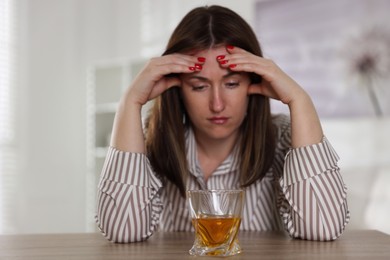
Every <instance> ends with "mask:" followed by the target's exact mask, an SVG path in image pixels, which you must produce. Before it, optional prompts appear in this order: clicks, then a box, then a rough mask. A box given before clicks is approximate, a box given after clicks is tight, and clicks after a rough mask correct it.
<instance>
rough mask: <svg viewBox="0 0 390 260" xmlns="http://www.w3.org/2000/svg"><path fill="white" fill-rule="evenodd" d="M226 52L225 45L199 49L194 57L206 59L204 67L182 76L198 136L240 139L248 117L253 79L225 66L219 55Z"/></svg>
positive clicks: (212, 138) (192, 120)
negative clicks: (246, 116) (223, 66)
mask: <svg viewBox="0 0 390 260" xmlns="http://www.w3.org/2000/svg"><path fill="white" fill-rule="evenodd" d="M225 54H227V52H226V49H225V47H217V48H212V49H207V50H203V51H199V52H197V53H195V54H194V56H197V57H205V58H206V62H205V63H204V64H203V69H202V70H200V71H197V72H194V73H191V74H182V75H181V80H182V88H181V89H182V97H183V101H184V106H185V107H186V110H187V113H188V115H189V117H190V119H191V122H192V123H193V128H194V133H195V135H196V137H197V138H205V139H206V140H207V139H209V140H223V139H227V138H236V137H237V135H238V131H239V127H240V125H241V123H242V122H243V120H244V118H245V115H246V111H247V107H248V92H247V91H248V86H249V85H250V79H249V76H248V74H247V73H243V72H242V73H241V72H240V73H237V72H232V71H231V70H229V69H226V68H222V67H221V66H220V65H219V62H218V61H217V56H219V55H225Z"/></svg>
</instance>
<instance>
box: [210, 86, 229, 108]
mask: <svg viewBox="0 0 390 260" xmlns="http://www.w3.org/2000/svg"><path fill="white" fill-rule="evenodd" d="M224 109H225V101H224V98H223V93H222V92H221V90H220V89H218V88H215V89H213V91H212V93H211V97H210V110H211V111H212V112H215V113H219V112H221V111H223V110H224Z"/></svg>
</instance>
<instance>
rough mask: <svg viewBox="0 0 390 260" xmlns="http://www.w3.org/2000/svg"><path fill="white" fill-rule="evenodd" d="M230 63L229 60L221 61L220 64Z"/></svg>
mask: <svg viewBox="0 0 390 260" xmlns="http://www.w3.org/2000/svg"><path fill="white" fill-rule="evenodd" d="M228 62H229V61H228V60H221V61H220V62H219V64H226V63H228Z"/></svg>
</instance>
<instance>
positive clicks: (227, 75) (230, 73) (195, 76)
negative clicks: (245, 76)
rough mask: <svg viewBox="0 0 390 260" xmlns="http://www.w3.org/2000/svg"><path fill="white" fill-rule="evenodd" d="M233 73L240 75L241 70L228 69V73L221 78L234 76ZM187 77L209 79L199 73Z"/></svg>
mask: <svg viewBox="0 0 390 260" xmlns="http://www.w3.org/2000/svg"><path fill="white" fill-rule="evenodd" d="M234 75H241V72H239V71H229V72H228V73H226V74H225V75H223V76H222V78H224V79H225V78H229V77H231V76H234ZM188 79H198V80H201V81H208V80H209V79H208V78H206V77H202V76H199V75H191V76H189V77H188Z"/></svg>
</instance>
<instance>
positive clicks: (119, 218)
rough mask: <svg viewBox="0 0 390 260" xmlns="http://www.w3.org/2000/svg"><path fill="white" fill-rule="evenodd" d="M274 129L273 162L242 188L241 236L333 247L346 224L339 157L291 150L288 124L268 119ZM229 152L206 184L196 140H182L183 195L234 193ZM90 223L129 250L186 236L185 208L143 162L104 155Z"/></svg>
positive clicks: (325, 145) (322, 150) (234, 167)
mask: <svg viewBox="0 0 390 260" xmlns="http://www.w3.org/2000/svg"><path fill="white" fill-rule="evenodd" d="M274 124H275V126H276V127H277V129H278V131H277V132H278V134H277V137H278V141H277V146H276V153H275V160H274V163H273V165H272V167H271V168H270V169H269V171H268V173H267V174H266V175H265V177H264V178H263V179H262V180H259V181H257V182H255V183H253V184H252V185H250V186H249V187H246V188H245V200H246V201H245V206H244V210H243V215H242V220H241V226H240V229H241V230H253V231H266V230H281V229H285V230H286V231H287V232H288V233H289V234H290V235H291V236H292V237H294V238H301V239H308V240H334V239H336V238H337V237H338V236H340V235H341V233H342V232H343V230H344V228H345V226H346V224H347V223H348V221H349V211H348V206H347V200H346V194H347V193H346V187H345V185H344V183H343V180H342V178H341V175H340V171H339V167H338V166H337V161H338V159H339V158H338V156H337V154H336V152H335V151H334V150H333V148H332V146H331V145H330V143H329V142H328V140H327V139H326V137H324V138H323V140H322V141H321V142H320V143H318V144H314V145H310V146H306V147H301V148H294V149H291V148H290V147H291V130H290V122H289V119H288V117H286V116H277V117H275V118H274ZM236 151H237V149H235V150H234V151H233V152H232V153H231V154H230V155H229V156H228V158H226V160H225V161H224V162H222V164H221V165H220V166H219V167H218V168H217V169H216V170H215V172H213V174H212V175H211V176H210V177H209V179H208V181H207V182H205V180H204V177H203V173H202V171H201V169H200V166H199V162H198V160H197V152H196V143H195V137H194V134H193V132H192V130H191V129H190V130H189V131H187V133H186V152H187V160H188V163H189V170H190V176H189V178H187V183H186V186H187V189H237V188H240V181H239V169H238V159H239V158H238V155H237V153H236ZM96 222H97V224H98V227H99V229H100V230H101V231H102V233H103V234H104V236H105V237H106V238H107V239H108V240H110V241H113V242H121V243H127V242H136V241H143V240H145V239H147V238H148V237H150V236H151V235H152V234H153V233H154V232H155V231H156V230H163V231H191V230H193V227H192V223H191V217H190V213H189V209H188V204H187V200H186V199H185V198H183V197H182V196H181V195H180V192H179V190H178V189H177V187H176V186H175V185H174V184H173V183H171V182H169V181H166V182H164V184H163V182H161V180H160V178H158V177H157V176H156V174H155V173H154V172H153V170H152V167H151V165H150V162H149V160H148V158H147V157H146V156H145V155H144V154H139V153H130V152H123V151H119V150H117V149H115V148H114V147H110V149H109V151H108V154H107V157H106V161H105V164H104V166H103V170H102V175H101V179H100V183H99V187H98V201H97V214H96Z"/></svg>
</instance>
